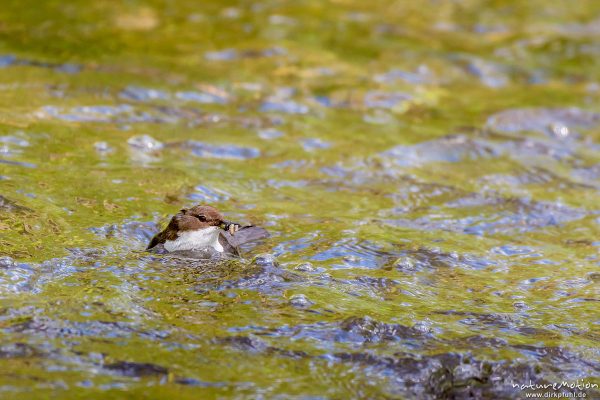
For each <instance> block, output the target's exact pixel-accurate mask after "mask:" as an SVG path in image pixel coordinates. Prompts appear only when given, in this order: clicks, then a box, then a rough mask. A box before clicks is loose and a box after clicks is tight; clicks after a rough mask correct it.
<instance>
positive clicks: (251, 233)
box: [146, 204, 270, 258]
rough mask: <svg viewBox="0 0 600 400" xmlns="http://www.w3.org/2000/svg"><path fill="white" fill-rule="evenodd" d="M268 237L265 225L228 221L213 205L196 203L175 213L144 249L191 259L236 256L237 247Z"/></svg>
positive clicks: (237, 252)
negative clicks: (263, 226)
mask: <svg viewBox="0 0 600 400" xmlns="http://www.w3.org/2000/svg"><path fill="white" fill-rule="evenodd" d="M269 236H270V234H269V232H268V231H267V230H266V229H264V228H261V227H258V226H255V225H247V226H242V224H239V223H236V222H231V221H227V220H225V218H224V216H223V214H221V213H220V212H219V210H217V209H216V208H214V207H212V206H209V205H201V204H198V205H196V206H193V207H190V208H183V209H181V210H180V211H179V212H178V213H177V214H175V215H174V216H173V217H172V218H171V221H170V222H169V224H168V225H167V227H166V228H165V229H164V230H162V231H161V232H159V233H157V234H156V235H155V236H154V237H153V238H152V240H150V243H149V244H148V247H147V248H146V250H148V251H151V252H155V253H162V254H164V253H175V254H179V255H182V256H186V257H192V258H214V257H215V256H216V257H223V256H224V257H239V256H240V251H239V246H241V245H243V244H245V243H248V242H252V241H256V240H260V239H264V238H267V237H269Z"/></svg>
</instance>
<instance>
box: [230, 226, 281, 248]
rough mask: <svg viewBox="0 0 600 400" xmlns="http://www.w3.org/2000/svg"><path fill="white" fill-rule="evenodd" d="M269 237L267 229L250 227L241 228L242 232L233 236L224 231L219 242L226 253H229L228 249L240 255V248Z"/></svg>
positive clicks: (239, 231)
mask: <svg viewBox="0 0 600 400" xmlns="http://www.w3.org/2000/svg"><path fill="white" fill-rule="evenodd" d="M269 236H271V235H270V234H269V232H268V231H267V230H266V229H264V228H261V227H259V226H254V225H250V226H244V227H242V228H240V230H238V231H237V232H235V234H233V235H232V234H231V233H229V232H227V231H222V232H221V236H220V237H219V242H220V243H221V245H222V246H223V248H224V249H225V251H228V249H233V251H232V252H233V253H239V251H238V247H239V246H241V245H243V244H246V243H249V242H254V241H256V240H260V239H265V238H268V237H269Z"/></svg>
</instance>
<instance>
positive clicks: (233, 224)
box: [221, 221, 241, 235]
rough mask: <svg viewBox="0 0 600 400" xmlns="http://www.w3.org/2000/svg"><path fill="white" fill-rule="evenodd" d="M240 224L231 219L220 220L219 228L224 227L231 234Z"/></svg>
mask: <svg viewBox="0 0 600 400" xmlns="http://www.w3.org/2000/svg"><path fill="white" fill-rule="evenodd" d="M240 226H241V224H238V223H237V222H231V221H222V222H221V228H223V229H225V230H226V231H227V232H229V233H230V234H231V235H233V234H234V233H236V232H237V231H239V230H240Z"/></svg>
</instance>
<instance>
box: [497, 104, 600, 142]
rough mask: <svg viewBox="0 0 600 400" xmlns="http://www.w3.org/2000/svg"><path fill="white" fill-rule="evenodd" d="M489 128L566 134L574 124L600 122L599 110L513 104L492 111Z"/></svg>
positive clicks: (552, 134) (509, 131) (588, 126)
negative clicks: (493, 112)
mask: <svg viewBox="0 0 600 400" xmlns="http://www.w3.org/2000/svg"><path fill="white" fill-rule="evenodd" d="M486 125H487V127H488V128H491V129H494V130H496V131H499V132H507V133H512V132H520V131H534V132H540V133H543V134H547V135H550V136H553V137H558V138H565V137H567V136H570V135H572V133H573V130H574V129H576V128H587V129H589V128H593V127H596V126H600V113H597V112H592V111H586V110H582V109H580V108H575V107H571V108H515V109H510V110H505V111H501V112H499V113H496V114H493V115H491V116H490V117H489V118H488V120H487V123H486Z"/></svg>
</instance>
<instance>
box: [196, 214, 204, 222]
mask: <svg viewBox="0 0 600 400" xmlns="http://www.w3.org/2000/svg"><path fill="white" fill-rule="evenodd" d="M196 218H198V219H199V220H200V221H203V222H204V221H206V217H205V216H204V215H196Z"/></svg>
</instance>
